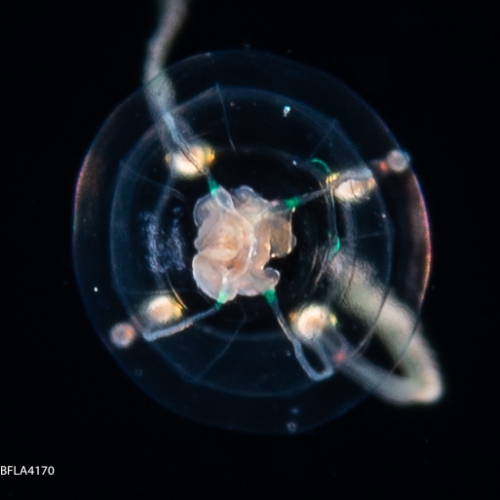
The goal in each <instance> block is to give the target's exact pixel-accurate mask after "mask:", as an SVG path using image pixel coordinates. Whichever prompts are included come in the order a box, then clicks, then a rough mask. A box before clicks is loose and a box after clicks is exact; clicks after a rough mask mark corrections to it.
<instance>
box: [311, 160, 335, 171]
mask: <svg viewBox="0 0 500 500" xmlns="http://www.w3.org/2000/svg"><path fill="white" fill-rule="evenodd" d="M311 163H317V164H318V165H321V166H322V167H323V170H324V171H325V173H327V174H331V173H332V171H331V170H330V167H329V166H328V165H327V164H326V163H325V162H324V161H323V160H320V159H319V158H313V159H312V160H311Z"/></svg>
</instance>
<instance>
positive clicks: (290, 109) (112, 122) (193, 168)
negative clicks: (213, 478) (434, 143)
mask: <svg viewBox="0 0 500 500" xmlns="http://www.w3.org/2000/svg"><path fill="white" fill-rule="evenodd" d="M186 9H187V2H185V1H182V0H172V1H170V2H168V1H166V2H164V3H163V9H162V11H161V16H160V22H159V28H158V30H157V32H156V33H155V34H154V36H153V37H152V38H151V41H150V44H149V47H148V56H147V58H146V64H145V72H144V74H145V76H144V80H145V81H144V86H143V88H142V89H140V90H139V91H138V92H136V93H135V94H134V95H132V96H131V97H130V98H129V99H127V100H126V101H124V102H123V103H122V104H121V105H120V106H119V107H118V108H117V109H116V110H115V111H114V113H113V114H112V115H111V116H110V117H109V118H108V120H107V121H106V122H105V124H104V126H103V128H102V129H101V131H100V132H99V134H98V135H97V137H96V139H95V141H94V143H93V144H92V146H91V148H90V150H89V152H88V154H87V157H86V159H85V162H84V165H83V167H82V170H81V172H80V176H79V181H78V185H77V192H76V201H75V224H74V227H75V232H74V258H75V267H76V272H77V276H78V280H79V284H80V288H81V292H82V295H83V298H84V301H85V304H86V307H87V310H88V312H89V315H90V317H91V318H92V320H93V322H94V324H95V326H96V330H97V331H98V333H99V334H100V336H101V338H102V340H103V341H104V343H105V344H106V345H107V347H108V348H109V350H110V351H111V352H112V353H113V355H114V356H115V357H116V359H117V360H118V362H119V363H120V364H121V366H122V367H123V368H124V369H125V370H126V371H127V373H129V374H130V376H131V377H132V378H133V379H134V380H135V381H136V382H137V384H138V385H139V386H140V387H141V388H143V389H144V390H145V391H146V392H148V393H149V394H151V395H152V396H153V397H154V398H155V399H156V400H158V401H159V402H160V403H162V404H164V405H165V406H167V407H168V408H170V409H171V410H173V411H175V412H177V413H180V414H182V415H184V416H187V417H189V418H192V419H195V420H198V421H201V422H205V423H208V424H211V425H216V426H220V427H226V428H234V429H238V430H243V431H247V432H258V433H290V432H300V431H304V430H307V429H310V428H312V427H315V426H317V425H319V424H321V423H323V422H326V421H328V420H330V419H332V418H334V417H335V416H337V415H339V414H341V413H343V412H345V411H347V410H348V409H349V408H350V407H352V406H353V405H354V404H356V403H357V402H358V401H360V400H361V399H362V398H363V397H364V396H365V395H366V394H367V393H371V394H374V395H377V396H379V397H381V398H383V399H385V400H388V401H391V402H394V403H399V404H408V403H429V402H433V401H435V400H436V399H438V398H439V396H440V395H441V393H442V382H441V376H440V372H439V368H438V366H437V363H436V361H435V358H434V355H433V352H432V350H431V349H430V347H429V345H428V343H427V341H426V340H425V338H424V336H423V332H422V327H421V325H420V321H419V315H420V308H421V304H422V300H423V296H424V292H425V288H426V286H427V281H428V275H429V266H430V239H429V229H428V223H427V214H426V210H425V205H424V202H423V198H422V195H421V192H420V188H419V185H418V182H417V180H416V178H415V175H414V173H413V171H412V169H411V165H410V158H409V156H408V154H407V153H405V152H404V151H403V150H402V148H401V147H400V146H399V145H398V143H397V142H396V140H395V139H394V137H393V136H392V134H391V133H390V132H389V131H388V129H387V127H386V126H385V125H384V124H383V123H382V122H381V120H380V118H379V117H378V116H377V115H376V114H375V112H374V111H373V110H372V109H371V108H370V107H369V106H368V105H367V104H366V103H364V102H363V101H362V100H361V99H360V98H359V97H358V96H357V95H355V94H354V93H353V92H352V91H350V90H349V89H348V88H346V87H345V86H344V85H343V84H342V83H340V82H338V81H337V80H335V79H334V78H333V77H331V76H330V75H327V74H325V73H323V72H321V71H319V70H316V69H313V68H310V67H307V66H304V65H300V64H297V63H294V62H292V61H289V60H285V59H281V58H278V57H276V56H273V55H270V54H265V53H260V52H254V51H249V50H244V51H223V52H218V53H206V54H201V55H198V56H194V57H191V58H189V59H187V60H184V61H181V62H179V63H177V64H175V65H173V66H171V67H169V68H168V69H165V68H164V65H165V61H166V59H167V56H168V53H169V50H170V47H171V44H172V41H173V40H174V38H175V35H176V33H177V32H178V30H179V28H180V25H181V24H182V20H183V19H184V17H185V14H186ZM396 368H397V371H396Z"/></svg>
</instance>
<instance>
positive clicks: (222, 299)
mask: <svg viewBox="0 0 500 500" xmlns="http://www.w3.org/2000/svg"><path fill="white" fill-rule="evenodd" d="M228 298H229V294H228V293H227V291H226V290H221V291H220V292H219V295H218V296H217V303H216V304H215V307H216V308H217V309H220V308H221V307H222V306H223V305H224V304H225V303H226V302H227V299H228Z"/></svg>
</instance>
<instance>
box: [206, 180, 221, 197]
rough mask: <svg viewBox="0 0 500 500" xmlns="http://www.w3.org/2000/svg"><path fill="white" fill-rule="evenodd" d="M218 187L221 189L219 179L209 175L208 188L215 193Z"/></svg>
mask: <svg viewBox="0 0 500 500" xmlns="http://www.w3.org/2000/svg"><path fill="white" fill-rule="evenodd" d="M217 189H219V184H217V181H216V180H215V179H212V178H211V177H209V179H208V190H209V191H210V192H211V193H212V194H213V193H214V192H215V191H217Z"/></svg>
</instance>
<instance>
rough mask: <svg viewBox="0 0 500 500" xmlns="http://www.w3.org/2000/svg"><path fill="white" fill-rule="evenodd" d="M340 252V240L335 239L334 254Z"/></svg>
mask: <svg viewBox="0 0 500 500" xmlns="http://www.w3.org/2000/svg"><path fill="white" fill-rule="evenodd" d="M339 250H340V238H336V239H335V245H334V247H333V252H334V253H337V252H338V251H339Z"/></svg>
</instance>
